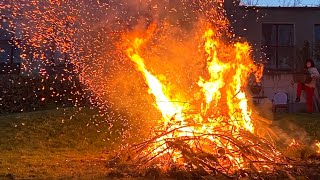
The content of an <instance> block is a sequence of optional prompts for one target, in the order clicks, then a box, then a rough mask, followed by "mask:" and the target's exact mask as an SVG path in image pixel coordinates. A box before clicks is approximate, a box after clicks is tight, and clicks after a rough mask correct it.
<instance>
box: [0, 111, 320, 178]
mask: <svg viewBox="0 0 320 180" xmlns="http://www.w3.org/2000/svg"><path fill="white" fill-rule="evenodd" d="M97 114H98V112H97V110H93V109H89V108H83V109H81V110H79V109H73V108H66V109H58V110H57V109H55V110H47V111H39V112H31V113H18V114H11V115H2V116H0V179H3V178H8V179H10V178H12V177H15V178H37V179H39V178H41V179H43V178H80V177H81V178H83V179H99V178H101V179H104V178H105V177H106V174H107V173H108V172H109V170H110V169H108V168H107V167H106V161H107V159H108V158H110V153H112V152H113V150H118V148H119V146H120V144H121V143H123V142H122V139H121V136H120V135H119V134H120V133H119V132H121V129H122V128H123V126H121V121H120V119H118V121H117V119H114V120H115V122H117V123H114V124H113V125H114V126H113V127H112V128H110V127H109V123H107V122H105V119H104V118H101V117H99V116H96V115H97ZM70 117H72V118H70ZM93 117H94V118H93ZM114 118H121V116H120V115H117V114H115V115H114ZM319 122H320V114H312V115H310V114H280V115H277V116H276V118H275V120H274V121H273V125H271V127H272V129H273V130H274V131H275V134H277V135H279V137H280V140H281V141H288V142H289V141H290V140H292V138H297V139H298V140H301V141H302V142H307V143H309V142H310V143H311V142H312V141H314V140H316V139H319V140H320V131H319V130H320V123H319ZM140 129H141V128H140Z"/></svg>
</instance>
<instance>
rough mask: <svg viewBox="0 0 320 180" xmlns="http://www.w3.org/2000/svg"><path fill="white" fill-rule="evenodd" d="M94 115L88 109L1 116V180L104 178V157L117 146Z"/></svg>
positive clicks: (117, 137)
mask: <svg viewBox="0 0 320 180" xmlns="http://www.w3.org/2000/svg"><path fill="white" fill-rule="evenodd" d="M95 114H97V112H96V111H94V110H90V109H89V108H87V109H83V110H81V111H79V110H75V109H59V110H47V111H39V112H32V113H19V114H12V115H2V116H0V179H2V178H9V179H10V178H48V177H55V178H57V177H58V178H59V177H60V178H64V177H82V178H85V179H86V177H90V178H99V177H104V176H105V174H106V172H107V169H106V168H105V160H106V159H107V158H108V154H109V153H108V152H109V151H110V150H112V149H116V148H117V147H118V146H119V143H120V140H119V135H117V134H110V133H109V132H110V131H109V127H108V125H107V123H103V119H102V118H100V119H99V118H97V117H96V118H94V120H93V119H92V117H93V116H94V115H95ZM70 117H72V118H70Z"/></svg>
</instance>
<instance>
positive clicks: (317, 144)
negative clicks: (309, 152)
mask: <svg viewBox="0 0 320 180" xmlns="http://www.w3.org/2000/svg"><path fill="white" fill-rule="evenodd" d="M316 146H317V148H318V149H317V153H318V154H320V142H317V143H316Z"/></svg>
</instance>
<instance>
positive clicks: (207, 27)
mask: <svg viewBox="0 0 320 180" xmlns="http://www.w3.org/2000/svg"><path fill="white" fill-rule="evenodd" d="M211 12H212V11H211ZM221 19H222V20H221ZM221 19H220V21H219V24H218V25H217V22H218V21H214V22H215V23H216V24H215V23H212V22H205V23H202V24H201V25H202V27H204V28H201V30H200V31H202V30H203V31H202V32H200V33H198V34H201V37H200V38H199V39H200V45H199V51H200V52H203V54H204V56H203V57H205V58H204V59H203V61H204V62H205V64H206V65H205V67H204V69H203V71H205V73H204V75H203V76H199V77H198V80H197V81H196V82H194V84H196V85H197V86H198V92H196V93H194V94H193V97H189V98H187V99H189V100H190V101H188V102H185V99H186V98H182V97H181V95H180V93H177V92H180V91H184V90H183V89H178V90H177V89H174V90H173V87H172V85H171V84H174V83H175V82H170V83H168V82H164V81H163V79H165V78H164V77H163V76H160V75H157V74H154V73H152V70H151V69H149V68H148V67H147V65H146V64H147V63H146V62H147V61H148V59H145V58H144V54H143V52H144V49H145V48H146V47H147V46H148V45H147V44H148V43H149V42H150V41H152V40H153V38H155V37H156V36H157V25H156V24H151V25H150V26H149V28H147V30H145V31H142V32H141V31H139V32H133V33H128V34H127V35H126V36H125V38H124V39H125V41H126V48H125V50H124V52H125V54H126V55H127V57H128V58H129V59H130V60H131V62H132V63H134V66H135V67H136V70H137V71H139V72H140V74H141V76H143V78H144V80H145V83H146V85H147V86H148V92H145V93H149V94H151V95H152V96H153V97H154V105H155V107H156V108H157V109H158V110H159V111H160V112H161V114H162V118H161V119H160V120H159V121H158V125H157V127H155V128H154V129H153V131H152V132H151V135H150V137H149V139H147V140H145V141H144V142H142V143H139V144H135V145H132V146H130V147H129V148H127V149H126V150H125V152H123V151H122V152H121V154H122V158H123V159H124V160H126V161H127V163H128V164H130V165H132V166H133V167H134V171H139V172H143V171H145V170H147V169H149V168H151V167H152V168H156V169H158V170H159V171H161V172H169V171H172V169H176V170H177V169H178V170H181V171H186V172H201V173H204V174H208V175H209V174H216V173H220V174H223V175H225V176H232V175H233V174H236V173H237V172H240V171H246V172H256V173H259V172H274V171H276V170H277V169H278V167H279V166H282V165H284V164H285V165H286V166H289V163H288V161H287V159H286V158H284V156H282V155H281V153H280V152H279V151H277V149H276V148H274V146H273V143H272V142H271V141H270V139H269V140H268V139H267V138H265V137H263V136H261V135H259V133H257V131H256V129H255V124H258V123H259V122H254V120H253V119H252V109H251V108H250V106H249V104H250V103H249V101H250V98H249V94H248V93H247V88H246V86H247V84H248V79H249V76H250V75H252V74H253V75H255V80H256V81H257V82H259V81H260V80H261V76H262V71H263V66H262V65H260V64H256V63H254V61H253V59H252V56H251V47H250V45H249V44H248V43H247V42H236V41H228V40H226V38H225V34H228V33H224V32H221V28H219V26H221V25H222V26H228V21H227V20H226V18H221ZM222 29H223V28H222ZM195 39H197V38H195ZM149 44H150V43H149ZM172 61H174V59H173V60H172ZM173 73H174V72H173ZM175 93H177V94H175ZM123 154H125V157H123V156H124V155H123Z"/></svg>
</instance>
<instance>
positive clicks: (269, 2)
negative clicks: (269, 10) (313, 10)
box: [259, 0, 320, 6]
mask: <svg viewBox="0 0 320 180" xmlns="http://www.w3.org/2000/svg"><path fill="white" fill-rule="evenodd" d="M280 1H281V2H283V1H285V0H280ZM287 1H289V0H287ZM292 1H293V0H292ZM301 4H302V5H308V6H314V5H318V4H320V0H301ZM259 5H264V6H279V5H281V3H279V0H259Z"/></svg>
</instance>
